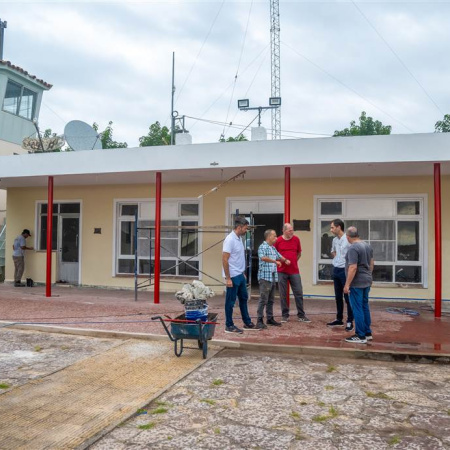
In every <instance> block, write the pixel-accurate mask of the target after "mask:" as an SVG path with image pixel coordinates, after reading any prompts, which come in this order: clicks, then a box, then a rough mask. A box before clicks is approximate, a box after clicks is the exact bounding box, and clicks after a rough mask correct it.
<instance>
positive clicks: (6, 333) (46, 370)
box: [0, 328, 121, 394]
mask: <svg viewBox="0 0 450 450" xmlns="http://www.w3.org/2000/svg"><path fill="white" fill-rule="evenodd" d="M120 343H121V341H119V340H114V339H98V338H90V337H83V336H70V335H65V334H50V333H40V332H36V331H19V330H12V329H9V328H0V386H2V387H1V388H0V394H2V393H5V392H7V391H8V390H10V389H12V388H14V387H16V386H20V385H22V384H24V383H27V382H28V381H31V380H36V379H39V378H42V377H43V376H46V375H48V374H50V373H53V372H56V371H58V370H61V369H63V368H64V367H67V366H70V365H71V364H74V363H75V362H77V361H79V360H80V359H83V358H86V357H88V356H92V355H95V354H97V353H101V352H103V351H105V350H108V349H110V348H112V347H114V346H116V345H120Z"/></svg>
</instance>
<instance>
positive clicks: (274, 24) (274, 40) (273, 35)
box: [270, 0, 281, 139]
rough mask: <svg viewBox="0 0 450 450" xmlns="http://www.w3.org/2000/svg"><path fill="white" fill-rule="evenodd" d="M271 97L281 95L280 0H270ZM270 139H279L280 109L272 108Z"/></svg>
mask: <svg viewBox="0 0 450 450" xmlns="http://www.w3.org/2000/svg"><path fill="white" fill-rule="evenodd" d="M270 50H271V64H270V67H271V84H272V88H271V97H281V89H280V1H279V0H270ZM272 139H281V110H280V108H275V109H272Z"/></svg>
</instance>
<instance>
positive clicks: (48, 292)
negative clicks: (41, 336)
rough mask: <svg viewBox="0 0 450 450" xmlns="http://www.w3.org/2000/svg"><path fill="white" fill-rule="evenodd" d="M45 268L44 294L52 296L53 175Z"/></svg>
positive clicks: (48, 208)
mask: <svg viewBox="0 0 450 450" xmlns="http://www.w3.org/2000/svg"><path fill="white" fill-rule="evenodd" d="M47 197H48V198H47V269H46V271H47V272H46V278H45V296H46V297H51V296H52V241H53V239H52V236H53V177H48V194H47Z"/></svg>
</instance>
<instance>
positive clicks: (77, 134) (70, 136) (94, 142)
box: [64, 120, 103, 151]
mask: <svg viewBox="0 0 450 450" xmlns="http://www.w3.org/2000/svg"><path fill="white" fill-rule="evenodd" d="M64 136H65V138H66V142H67V143H68V144H69V145H70V147H71V148H72V150H75V151H76V150H94V149H96V150H97V149H100V150H101V149H102V148H103V147H102V141H101V139H100V135H99V134H98V133H97V132H96V131H95V130H94V129H93V128H92V127H91V126H90V125H88V124H87V123H86V122H82V121H81V120H71V121H70V122H69V123H68V124H67V125H66V126H65V127H64Z"/></svg>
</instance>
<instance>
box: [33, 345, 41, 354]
mask: <svg viewBox="0 0 450 450" xmlns="http://www.w3.org/2000/svg"><path fill="white" fill-rule="evenodd" d="M34 351H35V352H41V351H42V347H41V346H39V345H35V346H34Z"/></svg>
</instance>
